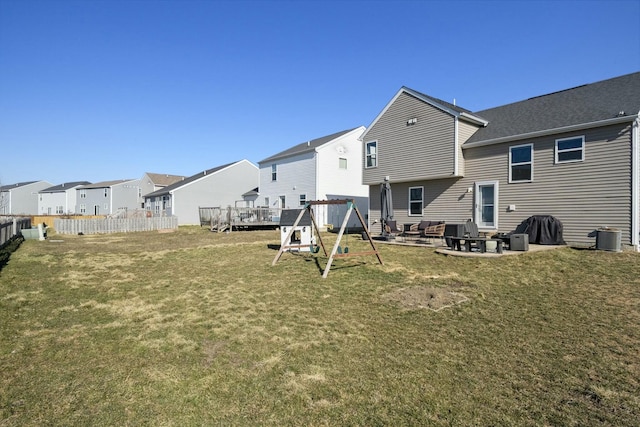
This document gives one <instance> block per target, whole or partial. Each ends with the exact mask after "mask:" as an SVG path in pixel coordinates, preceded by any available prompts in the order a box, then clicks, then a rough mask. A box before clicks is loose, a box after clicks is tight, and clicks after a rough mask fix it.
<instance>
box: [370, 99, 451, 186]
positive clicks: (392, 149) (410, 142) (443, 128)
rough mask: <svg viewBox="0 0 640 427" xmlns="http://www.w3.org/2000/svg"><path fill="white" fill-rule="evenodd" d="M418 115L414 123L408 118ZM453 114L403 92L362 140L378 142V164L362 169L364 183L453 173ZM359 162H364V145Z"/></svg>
mask: <svg viewBox="0 0 640 427" xmlns="http://www.w3.org/2000/svg"><path fill="white" fill-rule="evenodd" d="M414 117H415V118H417V119H418V122H417V123H416V124H415V125H412V126H407V120H409V119H411V118H414ZM454 130H455V126H454V117H453V116H451V115H450V114H448V113H445V112H443V111H441V110H439V109H437V108H435V107H433V106H431V105H429V104H426V103H424V102H422V101H420V100H418V99H416V98H414V97H413V96H411V95H408V94H406V93H402V94H401V95H400V96H399V97H398V98H397V99H396V101H395V102H394V103H393V104H392V105H391V106H389V108H388V110H387V111H386V112H385V114H384V115H383V116H382V117H380V119H379V120H378V121H377V122H376V123H375V124H374V125H373V127H372V128H371V129H369V130H368V132H367V135H366V137H365V140H364V141H363V142H365V143H366V142H369V141H374V140H377V141H378V147H377V149H378V166H377V167H375V168H368V169H367V168H365V169H364V171H363V183H364V184H377V183H380V182H382V181H383V180H384V178H385V176H389V177H390V180H391V182H402V181H413V180H421V179H433V178H441V177H443V176H450V175H452V174H453V172H454V149H455V148H454V137H455V135H454ZM362 159H363V160H362V161H363V165H364V161H365V155H364V144H363V156H362Z"/></svg>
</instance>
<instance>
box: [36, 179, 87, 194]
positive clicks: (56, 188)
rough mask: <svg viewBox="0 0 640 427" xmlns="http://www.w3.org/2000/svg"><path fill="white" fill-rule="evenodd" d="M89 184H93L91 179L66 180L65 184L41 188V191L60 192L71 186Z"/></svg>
mask: <svg viewBox="0 0 640 427" xmlns="http://www.w3.org/2000/svg"><path fill="white" fill-rule="evenodd" d="M88 184H91V183H90V182H89V181H76V182H65V183H63V184H59V185H54V186H53V187H49V188H45V189H44V190H40V193H60V192H62V191H67V190H68V189H70V188H74V187H79V186H81V185H88Z"/></svg>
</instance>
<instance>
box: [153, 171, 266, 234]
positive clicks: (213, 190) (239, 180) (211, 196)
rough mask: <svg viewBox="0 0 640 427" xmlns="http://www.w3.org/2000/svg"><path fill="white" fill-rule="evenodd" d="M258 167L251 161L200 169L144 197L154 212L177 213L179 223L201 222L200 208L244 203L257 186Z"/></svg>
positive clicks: (195, 223)
mask: <svg viewBox="0 0 640 427" xmlns="http://www.w3.org/2000/svg"><path fill="white" fill-rule="evenodd" d="M259 179H260V178H259V171H258V167H257V166H256V165H254V164H253V163H251V162H250V161H248V160H240V161H238V162H234V163H229V164H225V165H222V166H218V167H215V168H212V169H208V170H205V171H203V172H199V173H197V174H195V175H193V176H190V177H188V178H184V179H182V180H180V181H178V182H176V183H174V184H171V185H168V186H166V187H164V188H162V189H160V190H158V191H154V192H152V193H150V194H147V195H146V196H145V209H146V210H147V211H150V212H151V213H152V215H166V216H170V215H175V216H177V217H178V224H179V225H198V224H200V211H199V208H200V207H227V206H235V205H236V203H237V202H242V205H243V206H244V198H243V194H246V193H247V192H251V190H254V189H255V188H256V187H258V182H259Z"/></svg>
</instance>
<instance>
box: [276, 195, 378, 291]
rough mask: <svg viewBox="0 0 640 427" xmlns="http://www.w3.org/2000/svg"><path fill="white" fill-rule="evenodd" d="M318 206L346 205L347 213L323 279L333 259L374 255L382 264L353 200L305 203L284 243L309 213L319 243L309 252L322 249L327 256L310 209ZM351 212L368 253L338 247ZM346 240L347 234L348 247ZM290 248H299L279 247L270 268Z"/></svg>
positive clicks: (312, 245) (290, 247)
mask: <svg viewBox="0 0 640 427" xmlns="http://www.w3.org/2000/svg"><path fill="white" fill-rule="evenodd" d="M318 205H346V206H347V213H346V214H345V216H344V219H343V220H342V225H341V226H340V231H338V237H337V239H336V243H335V244H334V245H333V249H332V250H331V255H329V261H328V262H327V266H326V267H325V269H324V272H323V273H322V278H323V279H326V278H327V275H328V274H329V270H330V269H331V265H332V264H333V260H334V259H335V258H346V257H350V256H361V255H375V256H376V257H377V258H378V261H379V262H380V264H384V263H383V262H382V258H380V253H379V252H378V249H377V248H376V246H375V244H374V243H373V239H372V238H371V235H370V234H369V229H368V228H367V225H366V224H365V222H364V219H363V218H362V215H361V214H360V211H359V210H358V207H357V206H356V205H355V203H354V202H353V199H339V200H315V201H309V202H307V203H305V205H304V209H300V214H299V215H298V217H297V218H296V221H295V222H294V223H293V226H291V230H289V234H287V237H286V239H285V240H284V241H285V242H290V241H291V240H290V239H291V235H292V234H293V233H294V231H295V228H296V227H297V225H298V223H299V222H300V220H301V219H302V217H303V215H304V213H305V212H309V216H310V217H311V223H312V225H313V228H314V230H315V234H316V236H317V237H318V241H319V244H315V245H314V244H311V247H310V251H311V253H314V254H317V253H318V252H320V249H322V251H323V252H324V255H325V256H327V255H328V254H327V249H326V248H325V246H324V242H323V241H322V236H321V235H320V230H319V229H318V224H317V223H316V219H315V217H314V216H313V209H311V207H312V206H318ZM352 212H355V213H356V215H357V216H358V219H359V220H360V224H362V228H363V229H364V232H365V233H366V235H367V240H368V242H369V244H370V245H371V250H369V251H362V252H350V251H349V246H346V245H345V247H344V248H343V247H342V246H340V242H341V240H342V235H343V234H344V231H345V229H346V228H347V224H348V223H349V217H350V216H351V213H352ZM348 240H349V234H348V233H347V245H348ZM292 248H299V245H285V244H282V245H280V250H279V251H278V253H277V254H276V257H275V258H274V259H273V262H272V263H271V265H272V266H274V265H276V263H277V262H278V260H279V259H280V257H281V256H282V253H283V252H284V251H286V250H288V249H292Z"/></svg>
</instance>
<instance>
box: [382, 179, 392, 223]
mask: <svg viewBox="0 0 640 427" xmlns="http://www.w3.org/2000/svg"><path fill="white" fill-rule="evenodd" d="M392 220H393V199H392V197H391V184H389V181H385V182H383V183H382V184H380V222H381V223H382V235H383V236H386V235H387V232H386V230H385V225H386V224H387V222H388V221H392Z"/></svg>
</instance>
